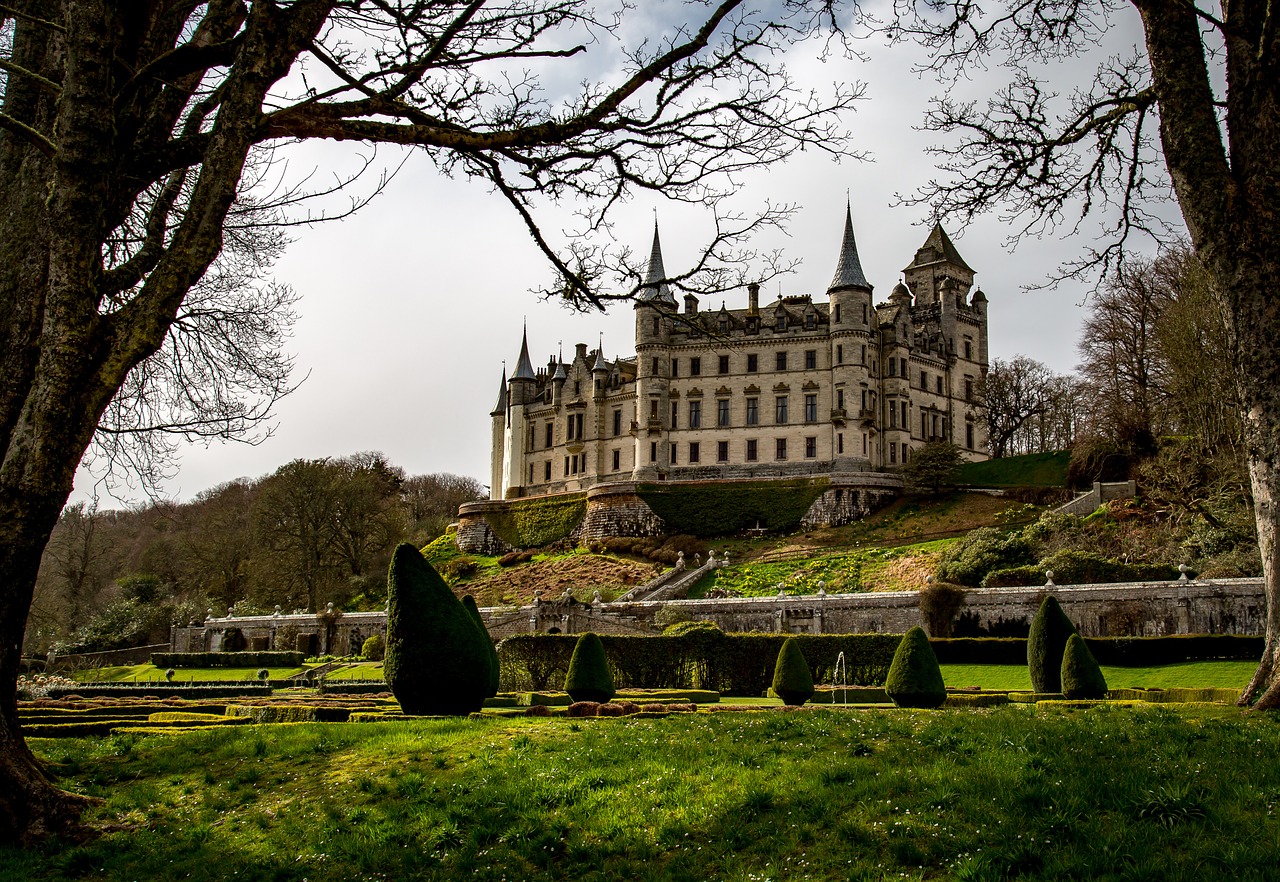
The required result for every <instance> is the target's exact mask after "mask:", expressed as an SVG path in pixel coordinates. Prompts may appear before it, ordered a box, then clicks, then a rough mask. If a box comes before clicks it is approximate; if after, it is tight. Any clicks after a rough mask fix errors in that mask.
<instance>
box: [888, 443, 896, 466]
mask: <svg viewBox="0 0 1280 882" xmlns="http://www.w3.org/2000/svg"><path fill="white" fill-rule="evenodd" d="M889 462H891V463H895V464H896V463H897V462H898V445H897V444H893V443H890V444H889Z"/></svg>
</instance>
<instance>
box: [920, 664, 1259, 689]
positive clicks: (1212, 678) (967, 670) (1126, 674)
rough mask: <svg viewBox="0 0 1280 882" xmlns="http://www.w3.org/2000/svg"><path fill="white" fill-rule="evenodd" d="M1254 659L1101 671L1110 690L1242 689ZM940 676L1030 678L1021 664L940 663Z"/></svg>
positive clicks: (996, 682)
mask: <svg viewBox="0 0 1280 882" xmlns="http://www.w3.org/2000/svg"><path fill="white" fill-rule="evenodd" d="M1257 669H1258V663H1257V662H1248V661H1202V662H1183V663H1180V664H1174V665H1160V666H1158V667H1148V668H1118V667H1112V666H1109V665H1104V666H1103V668H1102V674H1103V676H1105V677H1106V678H1107V685H1108V686H1110V687H1111V688H1113V689H1118V688H1121V687H1133V686H1141V687H1144V688H1147V689H1174V688H1177V687H1192V688H1200V687H1210V686H1212V687H1223V688H1229V689H1243V688H1244V687H1245V686H1246V685H1247V684H1248V683H1249V678H1250V677H1252V676H1253V672H1254V671H1256V670H1257ZM942 679H943V682H945V683H946V684H947V685H948V686H981V687H982V688H983V689H1021V690H1027V691H1030V689H1031V677H1030V675H1029V674H1028V673H1027V669H1026V667H1023V666H1020V665H942Z"/></svg>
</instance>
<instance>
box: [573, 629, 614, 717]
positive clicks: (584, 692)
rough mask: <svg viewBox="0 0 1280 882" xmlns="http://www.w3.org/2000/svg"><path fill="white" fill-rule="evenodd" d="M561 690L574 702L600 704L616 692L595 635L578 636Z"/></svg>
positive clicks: (599, 643) (604, 656)
mask: <svg viewBox="0 0 1280 882" xmlns="http://www.w3.org/2000/svg"><path fill="white" fill-rule="evenodd" d="M564 691H565V692H567V693H569V697H570V698H572V699H573V700H574V702H579V701H595V702H600V703H602V704H603V703H604V702H606V701H608V700H609V699H611V698H613V694H614V692H615V691H616V690H615V689H614V687H613V675H612V674H610V673H609V659H608V658H607V656H606V653H605V651H604V644H602V643H601V642H600V637H599V636H598V635H596V634H593V633H591V632H590V631H588V632H587V633H585V634H583V635H581V636H579V637H578V642H577V643H575V644H574V647H573V655H572V656H571V657H570V658H569V672H568V673H567V674H565V677H564Z"/></svg>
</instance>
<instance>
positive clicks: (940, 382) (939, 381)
mask: <svg viewBox="0 0 1280 882" xmlns="http://www.w3.org/2000/svg"><path fill="white" fill-rule="evenodd" d="M936 379H937V381H938V394H939V395H941V394H942V375H941V374H939V375H938V377H937V378H936Z"/></svg>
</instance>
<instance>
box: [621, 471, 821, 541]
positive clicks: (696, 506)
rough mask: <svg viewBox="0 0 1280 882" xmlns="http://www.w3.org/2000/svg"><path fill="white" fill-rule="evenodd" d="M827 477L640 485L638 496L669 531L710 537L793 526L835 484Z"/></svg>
mask: <svg viewBox="0 0 1280 882" xmlns="http://www.w3.org/2000/svg"><path fill="white" fill-rule="evenodd" d="M830 483H831V482H830V480H828V479H827V478H813V479H800V480H789V481H760V482H752V483H749V484H746V483H744V484H725V485H720V486H698V485H695V486H679V485H671V484H641V485H640V486H639V487H637V488H636V492H637V495H639V497H640V498H641V499H643V500H644V501H645V503H646V504H647V505H648V506H649V508H651V509H653V512H654V514H656V515H657V516H658V517H660V518H662V522H663V524H664V525H665V527H666V531H667V532H668V533H688V534H689V535H691V536H699V537H704V538H705V537H711V536H727V535H731V534H733V533H740V532H742V531H743V530H746V529H748V528H750V527H754V526H756V524H759V525H760V526H762V527H764V528H766V529H768V530H772V531H775V532H780V531H789V530H793V529H795V528H796V527H798V526H799V525H800V520H801V519H802V518H803V517H804V516H805V514H806V513H807V512H808V511H809V507H810V506H812V505H813V503H814V502H815V501H816V500H817V499H818V497H819V496H821V495H822V494H823V493H825V492H826V490H827V488H828V487H829V486H830Z"/></svg>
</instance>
